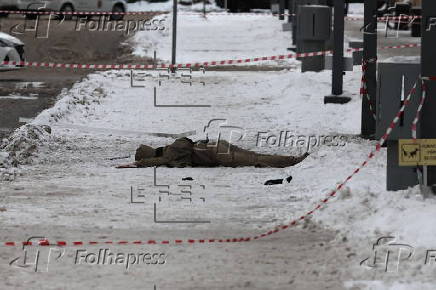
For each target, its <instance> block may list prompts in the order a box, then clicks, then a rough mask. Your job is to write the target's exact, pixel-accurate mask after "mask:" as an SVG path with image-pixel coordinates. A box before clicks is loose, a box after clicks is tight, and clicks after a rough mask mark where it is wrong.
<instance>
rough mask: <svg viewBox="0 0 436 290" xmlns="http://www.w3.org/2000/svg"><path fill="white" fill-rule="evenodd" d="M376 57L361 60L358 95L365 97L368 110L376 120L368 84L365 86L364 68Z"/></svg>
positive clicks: (374, 60)
mask: <svg viewBox="0 0 436 290" xmlns="http://www.w3.org/2000/svg"><path fill="white" fill-rule="evenodd" d="M376 61H377V60H376V59H372V60H362V81H361V87H360V97H361V98H362V100H363V98H366V100H367V101H368V104H369V110H370V112H371V113H372V116H373V118H374V120H377V116H376V114H375V110H374V106H373V104H372V102H371V98H370V96H369V94H368V86H367V80H366V70H367V69H368V63H369V62H376Z"/></svg>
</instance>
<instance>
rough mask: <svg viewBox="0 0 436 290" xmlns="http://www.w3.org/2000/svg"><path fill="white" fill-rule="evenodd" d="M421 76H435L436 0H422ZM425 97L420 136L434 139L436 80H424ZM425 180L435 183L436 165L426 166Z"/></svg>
mask: <svg viewBox="0 0 436 290" xmlns="http://www.w3.org/2000/svg"><path fill="white" fill-rule="evenodd" d="M421 31H422V42H421V43H422V48H421V70H422V76H423V77H424V78H425V77H430V76H436V58H435V57H434V51H435V50H436V1H434V0H422V27H421ZM425 84H426V86H427V99H426V101H425V103H424V106H423V108H422V118H421V138H422V139H436V99H435V98H434V96H435V95H436V81H431V80H429V81H425ZM427 181H428V184H427V185H429V186H431V185H435V184H436V166H428V168H427Z"/></svg>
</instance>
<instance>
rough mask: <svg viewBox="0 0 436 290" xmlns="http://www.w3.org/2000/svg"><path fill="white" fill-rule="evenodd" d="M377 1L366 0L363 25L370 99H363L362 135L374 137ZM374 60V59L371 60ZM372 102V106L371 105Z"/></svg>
mask: <svg viewBox="0 0 436 290" xmlns="http://www.w3.org/2000/svg"><path fill="white" fill-rule="evenodd" d="M376 59H377V1H374V0H365V16H364V27H363V60H364V61H366V62H368V65H367V69H366V72H365V76H366V87H367V93H368V97H369V100H370V101H368V99H367V98H363V99H362V124H361V135H362V136H363V137H366V138H372V137H373V136H374V134H375V129H376V123H375V120H374V117H373V112H371V107H372V108H374V110H375V109H376V106H375V104H376V90H377V64H376V62H375V60H376ZM371 60H372V61H371ZM371 104H372V106H371Z"/></svg>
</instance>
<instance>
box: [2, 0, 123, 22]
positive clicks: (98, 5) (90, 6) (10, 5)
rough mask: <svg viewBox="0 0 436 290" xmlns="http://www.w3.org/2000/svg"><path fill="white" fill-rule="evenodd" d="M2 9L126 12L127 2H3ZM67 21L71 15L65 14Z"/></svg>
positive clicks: (60, 0)
mask: <svg viewBox="0 0 436 290" xmlns="http://www.w3.org/2000/svg"><path fill="white" fill-rule="evenodd" d="M0 9H3V10H45V11H56V12H61V14H62V12H75V11H79V12H104V11H112V12H126V11H127V3H126V1H125V0H44V1H35V0H1V1H0ZM65 18H66V19H71V15H69V14H65ZM122 18H123V15H112V19H114V20H119V19H122Z"/></svg>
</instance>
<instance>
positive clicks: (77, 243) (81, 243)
mask: <svg viewBox="0 0 436 290" xmlns="http://www.w3.org/2000/svg"><path fill="white" fill-rule="evenodd" d="M417 83H418V81H417V82H416V83H415V85H414V86H413V88H412V89H411V90H410V92H409V94H408V96H407V98H406V100H405V101H404V104H403V105H402V106H401V108H400V110H399V111H398V113H397V115H396V116H395V118H394V119H393V120H392V122H391V124H390V125H389V127H388V128H387V130H386V133H385V134H384V135H383V137H382V138H381V139H380V141H379V142H378V143H377V144H376V147H375V149H374V150H373V151H371V153H369V155H368V157H367V158H366V159H365V161H364V162H362V163H361V164H360V166H359V167H357V168H356V169H355V170H354V171H353V173H351V174H350V175H349V176H348V177H347V178H346V179H345V180H344V181H343V182H342V183H341V184H339V185H338V186H336V188H335V189H334V190H332V191H331V192H330V193H329V194H328V195H327V196H326V197H325V198H324V199H322V200H321V201H319V203H318V204H317V205H316V206H315V207H313V208H312V209H311V210H310V211H308V212H306V213H305V214H303V215H302V216H300V217H299V218H296V219H294V220H292V221H291V222H289V223H288V224H284V225H280V226H277V227H275V228H274V229H272V230H270V231H268V232H264V233H262V234H259V235H255V236H250V237H240V238H229V239H184V240H183V239H177V240H162V241H157V240H144V241H141V240H137V241H88V242H84V241H72V242H66V241H56V242H51V241H49V240H41V241H39V242H3V243H2V244H0V245H3V246H10V247H16V246H59V247H67V246H84V245H108V244H109V245H157V244H159V245H168V244H172V245H177V244H204V243H240V242H250V241H254V240H258V239H261V238H264V237H267V236H270V235H272V234H275V233H278V232H282V231H284V230H286V229H289V228H290V227H293V226H296V225H298V224H299V223H300V222H301V221H303V220H304V219H307V218H308V217H310V216H312V215H313V214H314V213H315V212H316V211H318V210H319V209H321V208H322V207H323V206H324V205H325V204H327V203H328V202H329V201H330V200H332V198H334V197H335V196H336V195H337V193H338V191H339V190H341V189H342V188H343V187H344V186H345V185H346V184H347V183H348V182H349V181H350V180H351V179H352V178H353V177H354V176H355V175H356V174H357V173H359V172H360V171H361V170H362V169H363V168H364V167H365V166H366V165H368V163H369V161H370V160H371V159H372V158H374V156H375V155H376V154H377V152H379V151H380V149H381V147H382V145H383V144H384V143H385V141H386V139H387V138H388V136H389V135H390V134H391V132H392V130H393V129H394V128H395V126H396V124H397V123H398V121H399V120H400V117H401V116H402V115H403V113H404V110H405V108H406V106H407V105H408V104H409V103H410V99H411V97H412V95H413V94H414V93H415V91H416V86H417Z"/></svg>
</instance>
